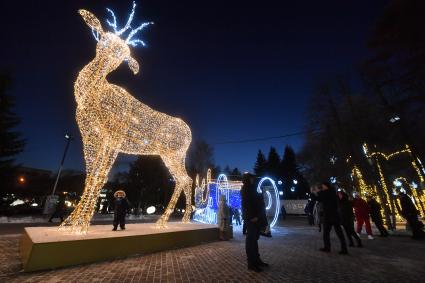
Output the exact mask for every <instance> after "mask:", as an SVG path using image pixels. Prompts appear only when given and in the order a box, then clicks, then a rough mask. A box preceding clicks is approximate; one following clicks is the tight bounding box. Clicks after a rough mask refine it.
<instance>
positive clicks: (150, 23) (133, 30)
mask: <svg viewBox="0 0 425 283" xmlns="http://www.w3.org/2000/svg"><path fill="white" fill-rule="evenodd" d="M148 25H153V22H149V23H143V24H141V25H140V26H138V27H137V28H135V29H131V32H130V34H129V35H128V37H127V39H126V40H125V42H126V43H128V44H130V45H131V46H134V47H136V46H137V44H138V43H140V44H142V46H145V45H146V44H145V43H144V42H143V40H140V39H133V40H131V38H132V37H133V36H135V35H136V33H138V32H139V31H141V30H142V29H144V28H145V27H147V26H148Z"/></svg>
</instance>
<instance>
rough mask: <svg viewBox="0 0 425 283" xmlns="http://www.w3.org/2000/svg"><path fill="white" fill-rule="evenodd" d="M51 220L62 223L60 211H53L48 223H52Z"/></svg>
mask: <svg viewBox="0 0 425 283" xmlns="http://www.w3.org/2000/svg"><path fill="white" fill-rule="evenodd" d="M53 218H60V220H61V222H63V212H62V211H55V212H54V213H53V214H52V216H50V218H49V222H52V219H53Z"/></svg>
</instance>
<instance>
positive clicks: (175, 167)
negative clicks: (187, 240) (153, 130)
mask: <svg viewBox="0 0 425 283" xmlns="http://www.w3.org/2000/svg"><path fill="white" fill-rule="evenodd" d="M163 160H164V163H165V165H166V166H167V167H168V170H169V171H170V174H171V175H172V176H173V178H174V181H175V182H176V186H175V188H174V192H173V195H172V196H171V199H170V202H169V203H168V205H167V208H166V209H165V211H164V214H162V216H161V217H160V218H159V220H158V221H157V222H156V223H157V225H158V226H159V227H165V226H166V223H167V222H168V219H169V217H170V214H171V213H172V212H173V211H174V208H175V206H176V203H177V200H178V199H179V197H180V195H181V193H182V191H184V193H185V195H186V210H185V214H184V216H183V222H189V220H190V213H191V210H192V207H191V205H190V204H191V193H190V192H191V189H192V188H191V185H192V179H191V178H190V177H189V176H188V175H187V172H186V169H185V165H184V158H180V159H179V161H173V159H172V158H168V157H163ZM188 195H189V200H188V199H187V196H188Z"/></svg>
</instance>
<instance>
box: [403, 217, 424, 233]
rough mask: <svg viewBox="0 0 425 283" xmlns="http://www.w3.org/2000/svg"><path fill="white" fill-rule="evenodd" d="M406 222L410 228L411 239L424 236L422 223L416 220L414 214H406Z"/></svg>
mask: <svg viewBox="0 0 425 283" xmlns="http://www.w3.org/2000/svg"><path fill="white" fill-rule="evenodd" d="M406 221H407V224H409V226H410V229H412V234H413V235H412V238H413V239H424V238H425V232H424V230H422V225H421V223H420V222H419V220H418V217H417V216H416V215H414V216H407V217H406Z"/></svg>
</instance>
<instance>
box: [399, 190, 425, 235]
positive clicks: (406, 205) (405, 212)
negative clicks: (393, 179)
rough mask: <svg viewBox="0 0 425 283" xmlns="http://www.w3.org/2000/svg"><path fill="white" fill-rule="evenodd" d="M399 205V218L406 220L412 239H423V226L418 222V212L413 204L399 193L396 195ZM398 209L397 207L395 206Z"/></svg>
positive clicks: (424, 233)
mask: <svg viewBox="0 0 425 283" xmlns="http://www.w3.org/2000/svg"><path fill="white" fill-rule="evenodd" d="M398 197H399V199H400V205H401V216H403V217H404V219H406V221H407V224H409V226H410V229H412V234H413V235H412V239H415V240H423V239H425V232H424V230H423V224H422V222H420V221H419V220H418V215H419V212H418V210H417V209H416V207H415V205H414V204H413V202H412V200H411V199H410V197H409V196H408V195H407V194H406V193H404V192H400V194H399V195H398ZM397 207H398V206H397Z"/></svg>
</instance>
